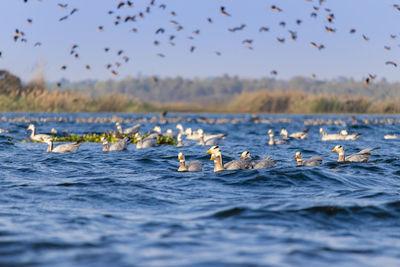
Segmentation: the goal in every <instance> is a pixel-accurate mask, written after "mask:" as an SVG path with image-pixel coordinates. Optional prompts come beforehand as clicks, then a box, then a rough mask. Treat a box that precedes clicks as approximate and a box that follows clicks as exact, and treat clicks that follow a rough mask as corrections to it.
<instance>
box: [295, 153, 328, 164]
mask: <svg viewBox="0 0 400 267" xmlns="http://www.w3.org/2000/svg"><path fill="white" fill-rule="evenodd" d="M295 159H296V161H297V165H298V166H317V165H321V164H322V160H323V158H322V157H319V156H313V157H311V158H309V159H303V155H302V154H301V152H296V156H295Z"/></svg>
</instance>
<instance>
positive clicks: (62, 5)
mask: <svg viewBox="0 0 400 267" xmlns="http://www.w3.org/2000/svg"><path fill="white" fill-rule="evenodd" d="M58 6H59V7H61V8H67V6H68V4H58Z"/></svg>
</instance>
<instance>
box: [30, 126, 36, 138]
mask: <svg viewBox="0 0 400 267" xmlns="http://www.w3.org/2000/svg"><path fill="white" fill-rule="evenodd" d="M31 131H32V133H31V137H34V136H35V135H36V128H35V127H33V129H31Z"/></svg>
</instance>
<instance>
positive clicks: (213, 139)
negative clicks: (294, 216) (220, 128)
mask: <svg viewBox="0 0 400 267" xmlns="http://www.w3.org/2000/svg"><path fill="white" fill-rule="evenodd" d="M204 139H205V137H204V134H203V132H200V140H199V143H200V145H201V146H217V145H219V143H220V142H221V140H222V137H220V136H217V135H216V136H214V137H209V138H207V140H204Z"/></svg>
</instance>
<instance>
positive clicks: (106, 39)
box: [0, 0, 400, 81]
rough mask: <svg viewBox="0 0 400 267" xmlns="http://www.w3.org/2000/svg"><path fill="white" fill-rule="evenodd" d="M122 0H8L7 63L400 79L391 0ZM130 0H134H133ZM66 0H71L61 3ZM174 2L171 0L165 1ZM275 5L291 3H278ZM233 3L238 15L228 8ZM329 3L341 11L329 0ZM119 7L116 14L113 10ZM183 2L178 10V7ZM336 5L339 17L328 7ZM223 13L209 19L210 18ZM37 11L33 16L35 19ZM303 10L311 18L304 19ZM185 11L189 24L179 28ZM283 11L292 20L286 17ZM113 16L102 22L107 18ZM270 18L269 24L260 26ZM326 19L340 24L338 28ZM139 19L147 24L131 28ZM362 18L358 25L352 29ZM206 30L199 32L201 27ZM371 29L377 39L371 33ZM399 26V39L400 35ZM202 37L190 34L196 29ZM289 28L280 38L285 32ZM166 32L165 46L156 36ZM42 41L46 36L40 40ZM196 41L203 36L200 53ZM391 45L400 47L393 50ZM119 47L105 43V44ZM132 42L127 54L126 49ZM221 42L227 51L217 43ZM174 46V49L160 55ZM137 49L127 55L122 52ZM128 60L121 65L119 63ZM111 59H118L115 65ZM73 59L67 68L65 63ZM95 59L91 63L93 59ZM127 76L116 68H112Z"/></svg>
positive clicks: (30, 71) (81, 76)
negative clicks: (18, 36) (18, 35)
mask: <svg viewBox="0 0 400 267" xmlns="http://www.w3.org/2000/svg"><path fill="white" fill-rule="evenodd" d="M119 2H120V1H111V0H60V1H54V0H41V1H38V0H28V3H24V1H23V0H2V1H1V2H0V31H1V34H0V51H1V52H2V57H1V58H0V69H8V70H10V71H11V72H13V73H15V74H17V75H19V76H21V77H22V78H23V79H24V80H29V79H30V78H32V77H34V76H35V75H37V73H38V71H42V72H43V73H44V75H45V78H46V79H47V80H49V81H57V80H59V79H61V78H67V79H70V80H74V81H77V80H85V79H101V80H106V79H110V78H112V79H122V78H124V77H126V76H136V75H138V74H141V75H158V76H161V77H165V76H177V75H180V76H184V77H211V76H212V77H214V76H219V75H223V74H229V75H239V76H241V77H252V78H260V77H270V76H271V74H270V71H271V70H277V71H278V78H282V79H287V78H291V77H293V76H298V75H300V76H307V77H309V76H310V75H311V74H313V73H314V74H316V76H317V78H319V79H331V78H334V77H338V76H345V77H352V78H355V79H357V80H361V79H363V78H364V77H367V75H368V73H371V74H377V76H378V79H379V78H383V77H385V78H387V79H388V80H390V81H399V80H400V75H399V69H400V66H399V68H395V67H393V66H392V65H385V62H386V61H388V60H392V61H395V62H397V63H399V64H400V57H399V49H400V47H399V44H400V28H399V27H398V25H400V23H399V22H400V11H398V10H396V9H395V8H394V7H393V4H396V3H399V4H400V1H398V2H396V1H389V0H327V1H326V2H324V3H323V4H322V5H320V4H319V3H318V1H317V0H312V1H310V2H309V1H306V0H273V1H272V0H251V1H239V0H238V1H232V0H201V1H200V0H197V1H195V0H155V5H154V6H152V7H151V11H150V13H145V12H144V11H145V9H146V7H147V6H148V4H149V3H150V0H146V1H132V2H133V3H134V6H133V7H132V8H129V7H126V6H125V7H122V8H120V9H117V8H116V7H117V4H118V3H119ZM124 2H126V1H124ZM58 3H63V4H68V7H67V8H60V7H59V6H58ZM160 4H166V9H165V10H163V9H161V8H159V5H160ZM272 5H276V6H278V7H280V8H281V9H282V10H283V11H282V12H277V11H273V10H271V9H270V7H271V6H272ZM221 6H225V8H226V10H227V12H228V13H230V14H231V16H229V17H228V16H224V15H222V14H221V13H220V12H219V9H220V7H221ZM314 6H315V7H318V8H319V10H318V11H316V13H317V14H318V17H317V18H312V17H310V13H311V12H313V11H314V10H313V7H314ZM73 8H77V9H78V11H77V12H76V13H75V14H73V15H72V16H70V17H69V18H68V19H67V20H64V21H61V22H59V19H60V18H61V17H63V16H64V15H68V14H69V12H70V11H71V10H72V9H73ZM325 8H329V9H331V12H327V11H325V10H324V9H325ZM109 10H113V11H114V14H112V15H109V14H108V13H107V12H108V11H109ZM171 11H174V12H176V14H177V15H176V16H175V17H173V16H171V15H170V12H171ZM139 12H143V13H144V18H136V20H137V21H136V22H127V23H124V22H121V23H120V24H119V25H118V26H115V25H114V21H115V17H116V16H117V15H120V16H121V18H122V19H124V18H125V16H127V15H135V14H136V15H137V14H138V13H139ZM330 13H334V15H335V19H334V22H333V23H328V22H327V16H328V14H330ZM208 17H210V18H212V20H213V23H212V24H209V23H207V18H208ZM28 18H31V19H32V20H33V23H32V24H28V22H27V19H28ZM296 19H301V20H302V24H301V25H297V24H296ZM171 20H175V21H177V22H178V23H179V25H182V26H183V30H181V31H177V30H176V28H175V27H176V25H173V24H171V23H170V21H171ZM281 21H284V22H285V23H286V26H285V27H282V26H280V25H279V23H280V22H281ZM240 24H246V27H245V28H244V29H243V30H242V31H237V32H235V33H231V32H229V31H228V28H233V27H236V26H239V25H240ZM100 25H102V26H104V30H103V31H102V32H100V31H98V30H97V27H98V26H100ZM261 26H266V27H269V28H270V31H269V32H259V28H260V27H261ZM325 26H329V27H332V28H335V29H336V33H328V32H326V31H325ZM159 27H162V28H164V29H165V33H164V34H158V35H156V34H155V31H156V29H157V28H159ZM132 28H136V29H137V32H136V33H133V32H131V29H132ZM351 28H355V29H356V30H357V32H356V33H355V34H350V33H349V30H350V29H351ZM15 29H19V30H22V31H23V32H25V36H24V37H25V38H26V39H27V43H22V42H19V41H18V42H14V40H13V35H14V31H15ZM197 29H198V30H200V34H199V35H195V34H193V31H195V30H197ZM289 30H292V31H296V33H297V36H298V38H297V40H296V41H292V40H291V39H290V34H289ZM362 34H364V35H366V36H367V37H368V38H369V39H370V40H369V41H365V40H364V39H363V37H362ZM391 34H393V35H396V38H395V39H392V38H391V37H390V35H391ZM170 35H175V36H176V38H175V39H174V40H173V42H174V43H175V46H170V45H169V44H168V42H169V40H168V38H169V36H170ZM190 36H192V37H194V39H189V38H188V37H190ZM278 37H279V38H285V43H283V44H280V43H278V42H277V39H276V38H278ZM245 39H252V40H253V44H252V47H253V50H250V49H248V48H246V46H245V45H244V44H242V41H243V40H245ZM155 40H157V41H159V42H160V44H159V45H158V46H156V45H154V44H153V42H154V41H155ZM36 42H41V43H42V45H41V46H39V47H34V44H35V43H36ZM310 42H315V43H317V44H320V43H322V44H324V46H325V47H326V48H325V49H322V50H320V51H319V50H318V49H316V48H314V47H312V46H311V45H310ZM73 44H78V45H79V47H78V48H77V49H76V53H78V54H79V59H75V58H74V57H73V56H72V55H70V53H69V52H70V50H71V47H72V45H73ZM190 46H195V47H196V48H195V50H194V52H193V53H191V52H190V51H189V48H190ZM384 46H390V47H391V50H389V51H388V50H385V49H384ZM105 47H109V48H110V52H109V53H105V52H104V48H105ZM121 49H122V50H123V51H124V52H123V54H122V55H121V56H117V51H119V50H121ZM216 50H217V51H220V52H221V56H217V55H216V54H215V53H214V51H216ZM158 53H162V54H165V57H164V58H160V57H157V56H156V55H157V54H158ZM124 55H125V56H128V57H129V62H127V63H124V61H123V59H122V56H124ZM115 62H120V63H121V66H120V67H119V68H118V67H117V66H115ZM108 63H110V64H113V67H112V68H110V69H109V70H107V69H106V68H105V66H106V65H107V64H108ZM62 65H66V66H67V69H66V70H64V71H63V70H61V69H60V68H61V66H62ZM86 65H90V66H91V70H89V71H88V70H86V69H85V66H86ZM111 69H113V70H116V71H117V72H118V76H115V77H114V76H112V75H111V73H110V70H111Z"/></svg>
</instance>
